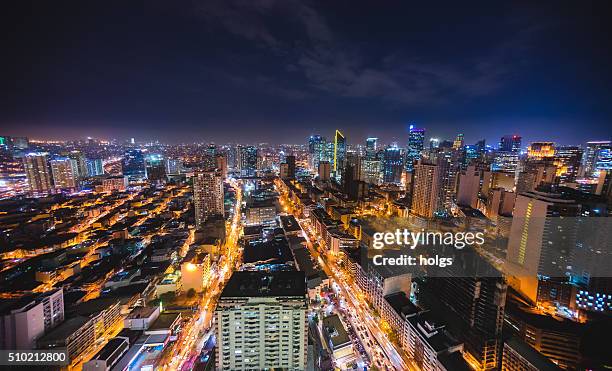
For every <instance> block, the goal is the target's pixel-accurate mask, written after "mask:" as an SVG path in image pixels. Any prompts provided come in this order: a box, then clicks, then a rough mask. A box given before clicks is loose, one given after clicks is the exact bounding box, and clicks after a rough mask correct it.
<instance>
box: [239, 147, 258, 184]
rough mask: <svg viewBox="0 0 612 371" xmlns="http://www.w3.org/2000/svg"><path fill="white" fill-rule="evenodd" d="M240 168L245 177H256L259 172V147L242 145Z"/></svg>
mask: <svg viewBox="0 0 612 371" xmlns="http://www.w3.org/2000/svg"><path fill="white" fill-rule="evenodd" d="M239 150H240V159H239V160H240V161H239V170H240V175H241V176H243V177H254V176H255V175H256V174H257V148H256V147H254V146H246V147H240V148H239Z"/></svg>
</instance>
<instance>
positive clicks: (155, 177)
mask: <svg viewBox="0 0 612 371" xmlns="http://www.w3.org/2000/svg"><path fill="white" fill-rule="evenodd" d="M145 171H146V176H147V179H148V180H149V181H150V182H153V183H156V182H163V181H165V180H166V162H165V161H164V157H163V156H162V155H160V154H153V153H152V154H149V155H147V156H146V157H145Z"/></svg>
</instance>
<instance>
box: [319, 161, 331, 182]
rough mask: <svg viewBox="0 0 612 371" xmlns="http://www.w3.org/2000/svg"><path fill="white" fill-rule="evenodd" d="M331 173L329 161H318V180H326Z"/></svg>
mask: <svg viewBox="0 0 612 371" xmlns="http://www.w3.org/2000/svg"><path fill="white" fill-rule="evenodd" d="M330 174H331V164H330V163H329V161H320V162H319V180H320V181H323V182H327V181H329V179H330Z"/></svg>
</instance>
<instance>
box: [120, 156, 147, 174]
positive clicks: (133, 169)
mask: <svg viewBox="0 0 612 371" xmlns="http://www.w3.org/2000/svg"><path fill="white" fill-rule="evenodd" d="M122 167H123V175H126V176H128V178H130V179H144V178H146V175H147V172H146V169H145V158H144V154H143V153H142V150H140V149H131V150H129V151H127V152H125V155H124V157H123V162H122Z"/></svg>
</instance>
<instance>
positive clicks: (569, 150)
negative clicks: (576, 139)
mask: <svg viewBox="0 0 612 371" xmlns="http://www.w3.org/2000/svg"><path fill="white" fill-rule="evenodd" d="M581 160H582V148H580V147H578V146H560V147H557V149H556V150H555V158H554V161H553V164H554V165H555V166H556V167H557V176H558V177H559V179H560V180H561V182H573V181H574V180H576V178H577V177H578V174H579V170H580V161H581Z"/></svg>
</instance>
